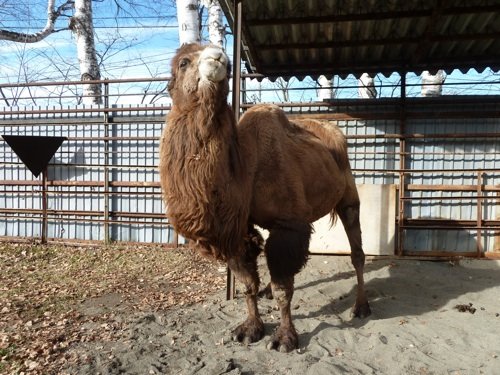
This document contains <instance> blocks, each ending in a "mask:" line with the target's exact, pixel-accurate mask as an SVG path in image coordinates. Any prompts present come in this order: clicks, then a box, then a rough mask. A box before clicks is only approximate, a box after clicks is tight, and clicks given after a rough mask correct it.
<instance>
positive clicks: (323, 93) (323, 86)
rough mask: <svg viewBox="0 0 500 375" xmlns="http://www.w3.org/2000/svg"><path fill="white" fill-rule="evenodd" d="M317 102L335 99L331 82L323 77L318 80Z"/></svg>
mask: <svg viewBox="0 0 500 375" xmlns="http://www.w3.org/2000/svg"><path fill="white" fill-rule="evenodd" d="M318 85H319V88H318V95H317V96H318V101H320V102H321V101H323V100H329V99H333V98H335V91H334V89H333V80H331V79H328V78H326V77H325V76H319V78H318Z"/></svg>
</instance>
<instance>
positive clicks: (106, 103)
mask: <svg viewBox="0 0 500 375" xmlns="http://www.w3.org/2000/svg"><path fill="white" fill-rule="evenodd" d="M104 108H105V109H108V108H109V83H108V82H106V80H105V82H104ZM109 120H110V118H109V112H108V111H104V197H103V199H104V223H103V231H104V243H105V244H106V245H107V244H109V243H110V237H109V167H108V166H109Z"/></svg>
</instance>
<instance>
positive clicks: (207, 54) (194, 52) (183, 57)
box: [168, 44, 231, 104]
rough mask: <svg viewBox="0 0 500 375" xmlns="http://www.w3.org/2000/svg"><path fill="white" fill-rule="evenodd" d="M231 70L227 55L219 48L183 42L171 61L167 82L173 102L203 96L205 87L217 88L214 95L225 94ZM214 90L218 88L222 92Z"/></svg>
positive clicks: (209, 89) (177, 102)
mask: <svg viewBox="0 0 500 375" xmlns="http://www.w3.org/2000/svg"><path fill="white" fill-rule="evenodd" d="M230 70H231V68H230V63H229V58H228V57H227V55H226V54H225V53H224V51H223V50H222V49H221V48H219V47H216V46H212V45H208V46H202V45H199V44H185V45H183V46H182V47H181V48H179V49H178V50H177V54H176V55H175V57H174V58H173V60H172V78H171V80H170V82H169V85H168V91H169V93H170V96H171V97H172V100H173V101H174V104H179V102H181V101H186V100H187V101H188V102H193V100H196V99H199V98H200V97H205V96H206V95H204V92H206V91H207V90H208V91H210V92H212V93H215V91H217V94H216V95H217V96H224V95H225V96H227V93H228V92H229V84H228V78H229V73H230ZM214 89H221V90H222V92H219V90H215V91H214ZM225 96H224V100H225Z"/></svg>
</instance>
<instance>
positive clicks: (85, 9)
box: [0, 0, 102, 104]
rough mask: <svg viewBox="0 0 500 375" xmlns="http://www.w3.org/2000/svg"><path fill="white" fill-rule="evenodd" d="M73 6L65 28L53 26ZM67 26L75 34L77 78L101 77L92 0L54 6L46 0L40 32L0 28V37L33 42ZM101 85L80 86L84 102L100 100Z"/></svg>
mask: <svg viewBox="0 0 500 375" xmlns="http://www.w3.org/2000/svg"><path fill="white" fill-rule="evenodd" d="M71 9H74V14H73V16H72V17H71V18H70V23H69V26H68V27H67V28H63V29H60V30H56V29H55V22H56V20H57V19H58V18H59V17H60V16H61V15H63V14H64V12H66V11H69V10H71ZM68 29H70V30H71V31H72V32H73V34H74V35H75V40H76V45H77V53H78V61H79V67H80V78H81V80H82V81H90V80H98V79H100V77H101V75H100V70H99V64H98V62H97V55H96V50H95V43H94V28H93V23H92V0H66V1H65V2H63V3H62V4H61V5H59V6H58V7H57V8H56V5H55V0H47V23H46V25H45V27H44V28H43V29H42V30H40V31H39V32H36V33H33V34H27V33H17V32H13V31H9V30H4V29H2V30H0V39H3V40H8V41H12V42H18V43H36V42H39V41H41V40H43V39H45V38H47V37H48V36H49V35H51V34H53V33H55V32H58V31H61V30H68ZM101 101H102V98H101V87H100V85H99V84H95V83H94V84H86V85H84V86H83V102H84V103H87V104H98V103H101Z"/></svg>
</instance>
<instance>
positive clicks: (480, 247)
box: [476, 172, 483, 258]
mask: <svg viewBox="0 0 500 375" xmlns="http://www.w3.org/2000/svg"><path fill="white" fill-rule="evenodd" d="M482 195H483V173H482V172H478V173H477V203H476V205H477V238H476V251H477V257H478V258H480V257H481V256H482V255H483V231H482V224H483V198H482Z"/></svg>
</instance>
